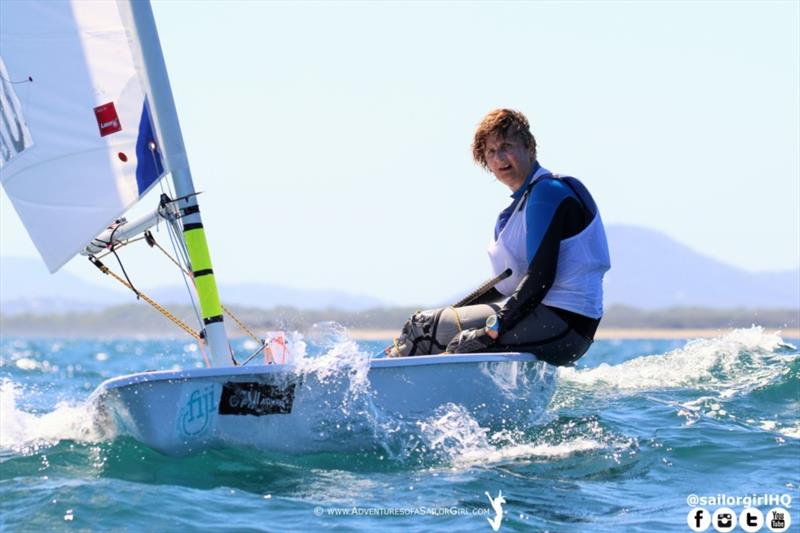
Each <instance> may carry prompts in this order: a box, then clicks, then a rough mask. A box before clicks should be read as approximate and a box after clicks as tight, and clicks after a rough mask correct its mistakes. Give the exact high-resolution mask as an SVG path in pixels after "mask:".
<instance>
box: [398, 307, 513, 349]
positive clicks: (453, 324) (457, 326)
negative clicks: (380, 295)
mask: <svg viewBox="0 0 800 533" xmlns="http://www.w3.org/2000/svg"><path fill="white" fill-rule="evenodd" d="M498 309H500V307H499V306H498V305H497V304H481V305H468V306H464V307H443V308H441V309H429V310H427V311H420V312H419V313H414V315H413V316H412V317H411V318H410V319H409V320H408V321H407V322H406V323H405V325H404V326H403V331H402V333H401V334H400V336H399V337H398V338H396V339H394V342H393V345H392V346H390V347H389V348H388V349H387V355H388V356H389V357H408V356H413V355H431V354H439V353H442V352H444V351H445V349H446V348H447V343H449V342H450V341H451V340H452V339H453V337H455V336H456V335H458V334H459V333H460V332H461V331H462V330H465V329H471V328H481V327H483V325H484V324H485V323H486V319H487V318H488V317H489V315H493V314H494V313H496V312H497V310H498Z"/></svg>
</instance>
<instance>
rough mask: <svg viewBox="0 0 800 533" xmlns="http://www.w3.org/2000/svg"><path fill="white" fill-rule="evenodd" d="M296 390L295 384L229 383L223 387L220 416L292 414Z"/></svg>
mask: <svg viewBox="0 0 800 533" xmlns="http://www.w3.org/2000/svg"><path fill="white" fill-rule="evenodd" d="M294 388H295V384H294V383H289V384H286V385H270V384H267V383H235V382H230V381H229V382H228V383H225V384H224V385H223V386H222V396H221V397H220V400H219V414H221V415H253V416H264V415H278V414H288V413H291V412H292V405H293V404H294Z"/></svg>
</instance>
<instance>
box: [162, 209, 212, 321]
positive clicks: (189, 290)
mask: <svg viewBox="0 0 800 533" xmlns="http://www.w3.org/2000/svg"><path fill="white" fill-rule="evenodd" d="M173 222H174V221H172V220H168V223H167V234H168V235H169V240H170V242H171V243H172V249H173V250H174V251H175V255H176V256H180V254H179V253H178V248H179V246H176V243H175V241H179V242H180V239H179V238H178V236H177V235H175V231H176V230H175V227H174V226H173ZM151 237H152V234H151ZM153 244H155V245H156V246H158V248H159V249H160V250H161V251H162V252H163V253H164V254H165V255H166V256H167V257H169V258H170V260H171V261H172V262H173V263H175V264H176V265H177V267H178V269H179V270H180V271H181V273H182V275H181V278H182V279H183V285H184V287H186V293H187V294H188V295H189V302H190V303H191V304H192V309H193V310H194V316H195V318H196V319H197V323H198V324H199V325H200V327H201V328H202V327H203V317H202V314H201V313H200V310H199V309H198V308H197V301H196V300H195V293H194V292H193V291H192V288H191V287H190V286H189V281H188V280H187V279H186V278H187V275H188V272H187V270H188V268H185V267H184V266H183V265H182V264H180V263H179V262H178V261H177V260H176V259H174V258H173V257H172V256H170V255H169V254H168V253H167V251H166V250H164V249H163V248H162V247H161V245H159V244H158V243H157V242H156V240H155V238H153ZM185 264H186V265H188V264H189V261H188V260H185ZM192 285H194V280H192ZM196 290H197V288H196V287H195V291H196Z"/></svg>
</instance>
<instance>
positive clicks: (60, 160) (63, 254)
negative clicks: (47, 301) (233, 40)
mask: <svg viewBox="0 0 800 533" xmlns="http://www.w3.org/2000/svg"><path fill="white" fill-rule="evenodd" d="M120 11H121V9H118V6H117V3H116V2H82V1H76V0H73V1H68V2H2V3H0V75H1V76H2V80H0V117H2V118H0V182H1V183H2V185H3V188H4V189H5V191H6V193H7V195H8V197H9V199H10V200H11V203H12V204H13V205H14V208H15V210H16V211H17V213H18V214H19V216H20V219H21V220H22V223H23V225H24V226H25V228H26V229H27V231H28V233H29V235H30V237H31V239H32V240H33V242H34V244H35V245H36V248H37V249H38V250H39V253H40V255H41V256H42V258H43V259H44V261H45V263H46V265H47V267H48V269H49V270H50V271H51V272H55V271H56V270H58V269H59V268H60V267H61V266H63V264H64V263H66V262H67V261H68V260H69V259H71V258H72V257H73V256H74V255H76V254H77V253H78V252H80V251H81V250H82V249H83V248H84V246H85V245H86V244H87V243H88V242H89V241H91V239H92V238H94V237H95V236H96V235H98V234H99V233H100V232H102V231H103V230H104V229H105V228H106V227H107V226H108V225H109V224H111V223H113V222H114V220H115V219H116V218H118V217H119V216H121V215H122V214H123V213H124V212H125V211H126V210H127V209H128V208H130V207H131V206H132V205H133V204H135V203H136V202H137V201H138V200H139V199H140V198H141V197H142V196H144V194H146V193H147V191H148V190H150V189H151V188H152V187H153V186H154V185H155V184H156V183H158V181H159V180H160V179H161V178H162V177H163V176H164V175H165V174H166V171H167V165H166V163H165V160H164V157H163V156H162V154H161V146H160V144H161V143H160V142H159V141H158V139H157V133H156V130H155V128H154V127H153V123H154V120H153V117H152V114H151V110H150V108H149V104H148V99H147V97H146V94H147V91H146V84H145V82H144V80H143V79H142V76H141V68H138V67H137V65H136V63H137V61H136V53H135V51H134V49H135V48H136V39H137V36H136V34H135V33H134V32H132V31H130V27H129V26H126V24H125V20H124V17H123V16H121V14H120ZM17 80H19V83H17Z"/></svg>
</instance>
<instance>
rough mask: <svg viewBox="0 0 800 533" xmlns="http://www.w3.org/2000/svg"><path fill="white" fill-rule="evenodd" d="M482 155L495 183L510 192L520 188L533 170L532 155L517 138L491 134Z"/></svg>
mask: <svg viewBox="0 0 800 533" xmlns="http://www.w3.org/2000/svg"><path fill="white" fill-rule="evenodd" d="M483 155H484V157H485V158H486V164H487V165H488V166H489V170H491V171H492V174H494V176H495V177H496V178H497V181H499V182H500V183H502V184H503V185H505V186H506V187H508V188H509V189H511V191H512V192H513V191H516V190H517V189H519V188H520V187H522V184H523V183H525V178H527V177H528V174H530V173H531V169H532V168H533V161H534V158H533V154H532V153H531V151H530V149H529V148H526V147H525V144H524V143H523V142H522V140H521V139H519V138H518V137H508V138H504V137H500V136H499V135H498V134H496V133H494V134H492V135H491V136H490V137H489V138H488V139H486V146H485V147H484V149H483Z"/></svg>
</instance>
